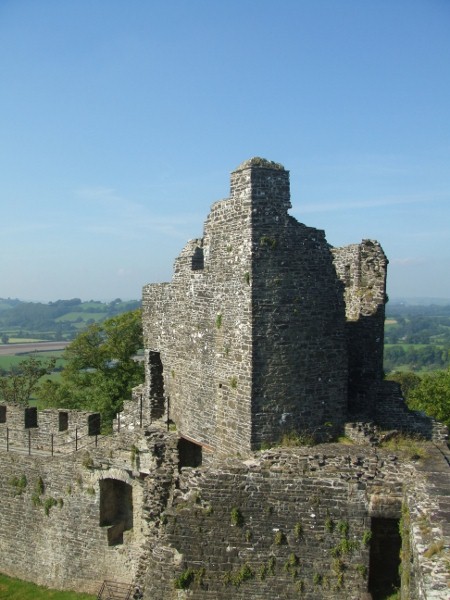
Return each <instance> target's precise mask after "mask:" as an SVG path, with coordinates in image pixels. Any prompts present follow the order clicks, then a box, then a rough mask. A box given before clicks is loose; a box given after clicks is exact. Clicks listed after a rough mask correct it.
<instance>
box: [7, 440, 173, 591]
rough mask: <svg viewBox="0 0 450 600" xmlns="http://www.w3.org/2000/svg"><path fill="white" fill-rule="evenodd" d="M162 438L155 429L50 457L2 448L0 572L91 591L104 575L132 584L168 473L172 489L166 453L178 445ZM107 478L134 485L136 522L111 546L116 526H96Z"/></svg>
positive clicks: (97, 586) (170, 463) (133, 514)
mask: <svg viewBox="0 0 450 600" xmlns="http://www.w3.org/2000/svg"><path fill="white" fill-rule="evenodd" d="M159 440H160V434H158V433H155V434H154V436H148V437H143V436H136V435H133V436H131V435H127V436H123V435H122V436H118V435H116V436H114V437H111V438H103V439H102V441H101V443H100V445H99V447H98V448H97V449H91V450H90V451H89V452H86V451H79V452H77V453H74V454H73V455H72V456H67V455H64V456H54V457H53V458H52V457H50V456H48V455H45V456H39V455H33V456H27V455H23V454H19V453H17V452H9V453H7V452H1V451H0V503H1V506H2V510H1V511H0V531H1V536H0V563H1V571H2V573H5V574H7V575H10V576H13V577H19V578H20V579H26V580H30V581H33V582H35V583H38V584H42V585H45V586H49V587H56V588H59V589H76V590H78V591H86V592H90V593H97V592H98V589H99V587H100V584H101V583H102V582H103V580H104V579H116V580H118V581H123V582H128V583H130V584H131V583H132V582H133V581H134V580H135V579H136V577H137V576H138V573H139V569H140V568H141V559H142V556H143V552H144V546H145V540H146V539H147V537H148V536H149V535H150V534H151V529H152V526H153V525H152V519H151V517H150V518H149V515H151V514H152V511H153V512H154V511H155V510H157V512H158V513H160V512H161V510H162V508H161V506H162V505H164V506H165V502H166V495H165V494H166V492H165V489H166V488H167V484H166V483H164V482H165V481H166V482H167V473H169V481H170V484H169V486H170V485H171V482H172V481H173V470H174V469H173V461H172V459H171V458H170V457H171V456H172V455H171V452H173V451H175V452H176V446H175V450H172V449H171V446H170V444H169V445H167V444H164V445H162V446H161V443H160V441H159ZM174 456H175V455H174ZM162 461H164V463H165V468H163V469H162V468H161V464H162ZM150 473H151V476H149V474H150ZM105 480H114V481H116V482H122V483H124V484H128V485H129V486H131V490H132V508H133V512H132V523H133V526H132V528H131V529H130V530H128V531H124V532H123V543H117V544H116V545H109V538H110V534H111V530H112V529H113V528H112V527H108V526H100V516H101V508H100V505H101V493H100V488H101V484H102V481H105ZM161 503H162V504H161ZM159 504H161V506H159ZM156 506H158V508H157V509H155V507H156ZM119 533H120V532H119ZM119 537H120V536H119Z"/></svg>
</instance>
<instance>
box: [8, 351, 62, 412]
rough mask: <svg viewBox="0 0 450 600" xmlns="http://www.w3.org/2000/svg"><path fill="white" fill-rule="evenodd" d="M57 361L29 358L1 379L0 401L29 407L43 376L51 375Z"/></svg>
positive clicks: (34, 356)
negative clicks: (29, 402)
mask: <svg viewBox="0 0 450 600" xmlns="http://www.w3.org/2000/svg"><path fill="white" fill-rule="evenodd" d="M55 362H56V361H55V359H50V360H46V361H45V360H41V359H39V358H37V356H36V355H32V356H29V357H28V358H26V359H24V360H22V361H21V362H20V363H19V364H18V365H15V366H12V367H11V368H10V370H9V371H8V372H7V373H6V374H5V375H2V376H1V377H0V399H1V400H2V401H3V402H6V403H7V404H21V405H22V406H28V401H29V399H30V397H31V396H32V394H33V393H34V392H35V391H36V390H37V389H38V386H39V380H40V378H41V377H42V376H44V375H47V374H48V373H50V372H51V371H52V369H53V367H54V366H55Z"/></svg>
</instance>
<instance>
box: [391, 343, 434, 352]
mask: <svg viewBox="0 0 450 600" xmlns="http://www.w3.org/2000/svg"><path fill="white" fill-rule="evenodd" d="M427 345H428V344H401V343H399V344H385V345H384V347H385V348H400V347H401V348H403V350H405V351H406V350H408V348H414V349H415V350H418V349H420V348H426V347H427Z"/></svg>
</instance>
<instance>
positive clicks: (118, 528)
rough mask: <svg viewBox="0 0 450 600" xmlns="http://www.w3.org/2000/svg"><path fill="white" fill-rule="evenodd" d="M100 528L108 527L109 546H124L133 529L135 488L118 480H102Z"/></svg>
mask: <svg viewBox="0 0 450 600" xmlns="http://www.w3.org/2000/svg"><path fill="white" fill-rule="evenodd" d="M100 527H108V546H116V545H118V544H123V532H124V531H128V530H129V529H133V488H132V487H131V485H130V484H128V483H125V482H124V481H119V480H118V479H102V480H100Z"/></svg>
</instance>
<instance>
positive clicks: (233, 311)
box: [0, 158, 450, 600]
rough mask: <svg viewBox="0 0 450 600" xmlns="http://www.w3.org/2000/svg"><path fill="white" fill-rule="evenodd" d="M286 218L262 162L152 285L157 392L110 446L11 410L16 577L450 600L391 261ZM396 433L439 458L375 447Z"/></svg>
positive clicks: (215, 592) (3, 446)
mask: <svg viewBox="0 0 450 600" xmlns="http://www.w3.org/2000/svg"><path fill="white" fill-rule="evenodd" d="M290 206H291V204H290V188H289V172H288V171H286V170H285V169H284V167H283V166H282V165H280V164H278V163H274V162H271V161H268V160H265V159H261V158H252V159H250V160H248V161H245V162H244V163H242V164H241V165H240V166H239V167H238V168H237V169H236V170H235V171H234V172H233V173H232V175H231V193H230V197H229V198H227V199H225V200H222V201H219V202H216V203H215V204H214V205H213V206H212V209H211V212H210V214H209V216H208V218H207V220H206V222H205V226H204V234H203V237H202V238H201V239H195V240H191V241H190V242H188V244H187V245H186V246H185V248H184V249H183V251H182V252H181V254H180V255H179V257H178V258H177V259H176V261H175V268H174V275H173V279H172V281H171V282H170V283H164V284H151V285H147V286H145V287H144V289H143V329H144V346H145V369H146V377H145V383H144V384H142V385H141V386H139V387H138V388H136V389H135V390H134V393H133V398H132V399H131V400H129V401H127V402H126V403H125V406H124V411H123V412H122V413H120V414H119V415H117V419H116V421H115V433H114V435H112V436H109V437H103V436H99V435H98V434H99V432H98V429H97V424H98V419H97V415H92V414H88V413H78V412H76V411H62V410H61V411H42V413H39V414H38V413H36V411H35V410H33V409H25V411H24V409H21V408H19V407H11V406H3V407H1V406H0V461H1V469H0V478H1V491H0V497H1V501H2V507H3V511H2V514H1V516H0V531H1V532H2V537H1V538H0V557H1V563H0V564H1V570H2V571H3V572H5V573H7V574H11V575H14V576H18V577H22V578H25V579H31V580H33V581H36V582H40V583H44V584H46V585H50V586H54V587H60V588H73V589H80V590H87V591H96V590H98V589H99V586H100V584H101V583H102V581H104V580H110V579H116V580H119V581H123V582H128V583H130V584H131V583H132V584H135V583H138V584H139V585H140V586H141V588H142V590H143V594H144V598H148V599H150V598H152V599H153V600H154V599H161V600H162V599H164V600H165V599H172V598H177V599H181V598H198V599H222V598H224V599H225V598H244V597H245V598H248V597H250V598H255V599H262V600H263V599H273V598H277V597H279V598H298V597H301V598H310V599H313V598H316V599H317V598H352V599H355V600H357V599H361V598H370V597H372V596H373V598H374V599H376V598H381V597H383V596H382V595H380V594H382V593H384V592H383V590H387V589H388V588H389V586H391V587H392V585H397V586H400V585H401V597H402V598H403V599H405V600H406V598H411V599H415V598H417V599H419V598H427V599H428V598H429V599H431V598H433V599H438V598H447V596H448V587H447V584H448V572H446V568H445V560H448V541H449V531H448V518H447V517H448V503H447V502H446V496H447V495H448V492H450V481H449V478H448V460H449V457H448V451H447V449H446V446H445V445H444V442H445V440H446V439H447V431H446V428H445V427H443V426H442V425H440V424H439V423H437V422H435V421H433V420H432V419H429V418H427V417H425V416H424V415H421V414H418V413H414V412H412V411H409V410H408V409H407V408H406V406H405V404H404V401H403V398H402V397H401V393H400V390H399V388H398V386H397V385H396V384H394V383H392V382H387V381H385V380H384V379H383V329H384V307H385V302H386V269H387V264H388V261H387V259H386V256H385V255H384V252H383V250H382V248H381V246H380V245H379V243H378V242H376V241H372V240H363V241H362V242H361V243H360V244H354V245H350V246H347V247H344V248H333V247H331V246H330V245H329V244H328V243H327V241H326V239H325V235H324V232H323V231H321V230H318V229H314V228H311V227H307V226H306V225H303V224H302V223H299V222H298V221H297V220H296V219H294V218H293V217H292V216H290V215H289V213H288V210H289V208H290ZM388 431H390V432H391V434H390V435H391V436H393V435H394V434H393V433H392V432H393V431H404V432H409V433H416V434H420V435H421V436H423V437H424V438H426V439H428V440H430V444H429V447H428V449H427V458H426V459H422V460H421V461H417V460H410V459H408V458H407V457H404V456H402V455H401V454H398V453H395V452H393V451H392V450H391V451H387V450H383V449H381V448H379V446H378V443H379V441H380V439H382V437H383V436H386V433H385V432H388ZM344 435H345V436H347V438H350V439H352V440H353V441H354V444H353V445H348V446H347V445H343V444H337V443H333V440H336V439H338V438H339V436H344ZM312 441H315V442H320V444H319V445H317V446H313V447H309V446H304V445H303V446H302V445H301V444H304V443H305V442H308V443H310V442H312ZM415 458H417V457H415ZM400 519H401V533H402V535H401V536H400V535H399V533H398V526H399V521H400ZM400 549H401V551H402V562H401V578H400V579H399V576H398V567H399V564H398V555H399V551H400ZM371 594H372V596H371Z"/></svg>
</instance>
